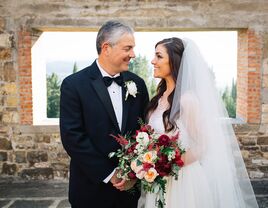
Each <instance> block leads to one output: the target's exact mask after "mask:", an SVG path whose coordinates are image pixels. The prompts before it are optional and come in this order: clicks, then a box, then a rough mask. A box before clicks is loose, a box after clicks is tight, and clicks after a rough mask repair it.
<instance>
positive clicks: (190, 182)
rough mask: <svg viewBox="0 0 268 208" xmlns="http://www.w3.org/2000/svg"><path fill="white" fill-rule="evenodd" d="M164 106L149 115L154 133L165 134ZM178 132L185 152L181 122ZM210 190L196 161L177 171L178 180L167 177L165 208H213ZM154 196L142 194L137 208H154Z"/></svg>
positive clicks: (200, 165) (185, 133) (185, 146)
mask: <svg viewBox="0 0 268 208" xmlns="http://www.w3.org/2000/svg"><path fill="white" fill-rule="evenodd" d="M165 110H166V105H164V104H163V103H161V99H160V100H159V104H158V107H157V109H156V110H155V111H154V112H153V113H152V114H151V115H150V118H149V124H150V125H151V126H152V127H153V128H154V130H155V132H156V133H159V134H163V133H164V132H165V130H164V125H163V122H162V115H163V112H164V111H165ZM178 127H179V130H180V137H179V140H180V142H181V145H182V147H183V148H185V150H186V151H187V149H189V148H191V145H190V142H189V141H188V139H187V138H188V134H187V132H186V130H185V129H184V128H183V125H182V122H180V121H179V122H178ZM210 193H211V190H209V186H208V180H207V178H206V175H205V172H204V170H203V168H202V164H201V163H200V162H199V161H198V160H196V161H193V162H192V163H190V164H188V165H186V166H184V167H182V168H181V170H180V171H179V177H178V180H175V179H174V177H169V178H168V181H167V185H166V194H165V202H166V205H165V208H215V206H213V202H212V198H211V194H210ZM155 197H156V195H155V194H151V193H146V194H145V193H142V196H141V198H140V200H139V205H138V207H139V208H154V207H156V206H155Z"/></svg>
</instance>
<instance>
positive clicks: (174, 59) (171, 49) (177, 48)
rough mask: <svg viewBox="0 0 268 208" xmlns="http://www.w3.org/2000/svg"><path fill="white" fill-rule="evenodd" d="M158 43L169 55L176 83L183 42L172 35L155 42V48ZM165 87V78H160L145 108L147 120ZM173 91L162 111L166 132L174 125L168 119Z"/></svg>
mask: <svg viewBox="0 0 268 208" xmlns="http://www.w3.org/2000/svg"><path fill="white" fill-rule="evenodd" d="M158 45H163V46H164V47H165V48H166V50H167V53H168V56H169V65H170V70H171V75H172V78H173V80H174V82H175V83H176V81H177V77H178V73H179V69H180V64H181V57H182V54H183V51H184V46H183V42H182V40H181V39H179V38H175V37H173V38H167V39H163V40H161V41H159V42H158V43H156V45H155V48H156V47H157V46H158ZM166 89H167V85H166V81H165V79H161V81H160V83H159V84H158V86H157V93H156V95H155V96H154V97H153V98H152V100H151V101H150V103H149V105H148V107H147V110H146V115H147V120H148V116H149V114H150V113H151V112H152V111H153V110H155V109H156V108H157V106H158V101H159V99H160V98H161V96H162V95H163V94H164V92H165V91H166ZM174 91H175V89H174V90H173V91H172V92H171V93H170V95H169V96H168V98H167V100H168V103H169V108H168V109H167V110H166V111H165V112H164V113H163V123H164V127H165V131H166V132H170V131H172V130H173V129H174V128H175V126H176V124H175V123H172V122H171V121H170V120H169V116H170V110H171V107H172V101H173V96H174Z"/></svg>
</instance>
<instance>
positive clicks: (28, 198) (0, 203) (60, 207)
mask: <svg viewBox="0 0 268 208" xmlns="http://www.w3.org/2000/svg"><path fill="white" fill-rule="evenodd" d="M252 184H253V187H254V190H255V193H256V196H257V200H258V203H259V206H260V208H268V179H267V180H254V181H252ZM67 195H68V182H67V181H57V180H50V181H21V180H13V179H5V178H0V207H1V208H70V207H71V206H70V204H69V202H68V199H67ZM90 208H91V207H90Z"/></svg>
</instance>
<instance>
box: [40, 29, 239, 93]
mask: <svg viewBox="0 0 268 208" xmlns="http://www.w3.org/2000/svg"><path fill="white" fill-rule="evenodd" d="M96 35H97V33H96V32H44V33H43V34H42V35H41V36H40V38H39V39H38V41H37V42H38V47H40V50H41V51H42V54H43V56H44V57H45V60H46V62H47V63H49V62H54V61H57V62H59V61H68V62H72V63H74V62H77V64H78V68H81V67H82V68H83V67H85V66H79V62H84V63H85V61H86V60H88V61H89V62H88V63H92V62H93V60H95V58H96V57H97V52H96V44H95V42H96ZM168 37H179V38H189V39H192V40H194V41H195V42H196V44H197V45H198V46H199V48H200V51H201V53H202V54H203V56H204V57H205V59H206V61H207V62H208V64H209V66H210V67H211V68H212V69H213V71H214V73H215V76H216V83H217V86H218V87H219V88H224V87H225V86H226V85H229V86H230V85H231V83H232V79H233V78H234V79H236V73H237V32H236V31H224V32H223V31H220V32H217V31H206V32H136V33H135V42H136V47H135V48H134V51H135V53H136V56H137V55H139V54H140V55H142V56H146V57H147V59H148V60H149V62H150V61H151V60H152V58H153V56H154V46H155V44H156V43H157V42H158V41H160V40H162V39H164V38H168Z"/></svg>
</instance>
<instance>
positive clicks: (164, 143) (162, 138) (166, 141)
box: [157, 134, 170, 146]
mask: <svg viewBox="0 0 268 208" xmlns="http://www.w3.org/2000/svg"><path fill="white" fill-rule="evenodd" d="M157 143H158V144H159V145H160V146H168V145H169V143H170V138H169V137H168V136H167V135H165V134H163V135H161V136H160V137H159V138H158V142H157Z"/></svg>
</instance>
